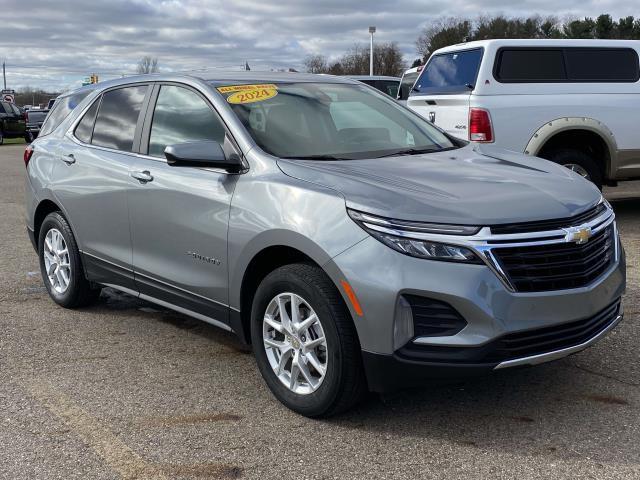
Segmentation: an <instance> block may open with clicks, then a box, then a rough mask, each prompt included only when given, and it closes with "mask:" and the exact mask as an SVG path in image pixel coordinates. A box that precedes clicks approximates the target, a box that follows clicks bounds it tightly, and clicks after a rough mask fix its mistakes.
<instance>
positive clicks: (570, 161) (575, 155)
mask: <svg viewBox="0 0 640 480" xmlns="http://www.w3.org/2000/svg"><path fill="white" fill-rule="evenodd" d="M545 158H548V159H549V160H551V161H552V162H555V163H559V164H560V165H562V166H564V167H567V168H568V169H570V170H573V171H574V172H576V173H577V174H578V175H580V176H581V177H583V178H585V179H587V180H589V181H591V182H593V183H594V184H595V185H596V187H598V188H599V189H601V190H602V182H603V175H602V170H601V169H600V167H599V166H598V164H597V163H596V161H595V160H594V159H593V158H591V157H590V156H589V155H587V154H586V153H584V152H581V151H579V150H573V149H569V148H566V149H559V150H554V151H552V152H550V153H549V155H548V156H546V157H545Z"/></svg>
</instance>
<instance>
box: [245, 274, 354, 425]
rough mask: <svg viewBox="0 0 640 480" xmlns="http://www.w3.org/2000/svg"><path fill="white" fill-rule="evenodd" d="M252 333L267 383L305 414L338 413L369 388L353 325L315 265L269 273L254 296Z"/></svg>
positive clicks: (290, 405) (337, 296) (327, 281)
mask: <svg viewBox="0 0 640 480" xmlns="http://www.w3.org/2000/svg"><path fill="white" fill-rule="evenodd" d="M251 337H252V343H253V349H254V352H255V355H256V360H257V364H258V368H259V369H260V373H261V374H262V376H263V378H264V379H265V381H266V383H267V385H268V386H269V388H270V389H271V391H272V392H273V394H274V395H275V396H276V398H277V399H278V400H280V401H281V402H282V403H283V404H285V405H286V406H287V407H289V408H290V409H292V410H294V411H296V412H298V413H300V414H302V415H305V416H308V417H327V416H330V415H335V414H337V413H340V412H342V411H344V410H347V409H348V408H350V407H351V406H353V405H354V404H355V403H357V402H358V401H359V400H360V399H361V398H362V396H363V395H364V393H365V392H366V383H365V379H364V373H363V369H362V360H361V351H360V345H359V343H358V339H357V335H356V331H355V327H354V325H353V322H352V320H351V317H350V315H349V312H348V311H347V309H346V307H345V305H344V304H343V302H342V298H341V297H340V294H339V292H338V290H337V289H336V287H335V286H334V285H333V283H332V282H331V280H330V279H329V278H328V277H327V275H326V274H325V273H324V272H323V271H322V270H321V269H320V268H318V267H316V266H313V265H308V264H293V265H287V266H284V267H281V268H278V269H277V270H275V271H273V272H272V273H270V274H269V275H267V277H266V278H265V279H264V280H263V281H262V283H261V284H260V286H259V287H258V290H257V292H256V295H255V298H254V301H253V309H252V323H251Z"/></svg>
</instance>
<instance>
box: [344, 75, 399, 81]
mask: <svg viewBox="0 0 640 480" xmlns="http://www.w3.org/2000/svg"><path fill="white" fill-rule="evenodd" d="M343 78H350V79H352V80H392V81H396V82H399V81H400V77H390V76H388V75H345V76H344V77H343Z"/></svg>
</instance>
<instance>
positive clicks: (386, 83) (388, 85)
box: [347, 75, 400, 98]
mask: <svg viewBox="0 0 640 480" xmlns="http://www.w3.org/2000/svg"><path fill="white" fill-rule="evenodd" d="M347 78H350V79H352V80H357V81H359V82H362V83H366V84H367V85H371V86H372V87H374V88H377V89H378V90H380V91H381V92H382V93H386V94H387V95H389V96H390V97H392V98H396V96H397V95H398V88H399V87H400V79H399V78H398V77H388V76H384V75H373V76H371V75H349V76H348V77H347Z"/></svg>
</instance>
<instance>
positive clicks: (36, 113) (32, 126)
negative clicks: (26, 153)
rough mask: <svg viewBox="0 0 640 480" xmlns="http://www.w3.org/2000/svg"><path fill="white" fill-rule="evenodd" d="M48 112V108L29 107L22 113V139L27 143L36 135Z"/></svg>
mask: <svg viewBox="0 0 640 480" xmlns="http://www.w3.org/2000/svg"><path fill="white" fill-rule="evenodd" d="M48 113H49V110H44V109H43V110H40V109H31V110H27V111H26V112H25V113H24V118H25V121H26V131H25V134H24V139H25V141H26V142H27V143H31V142H33V141H34V140H35V139H36V138H37V137H38V134H39V133H40V129H41V128H42V124H43V123H44V120H45V118H47V114H48Z"/></svg>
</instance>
